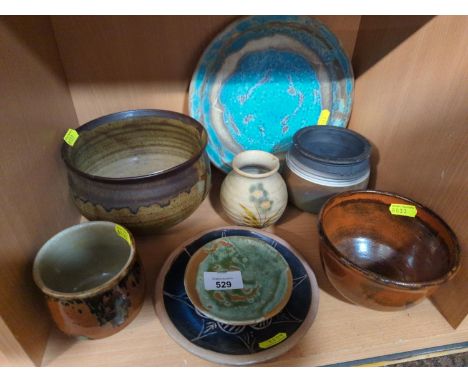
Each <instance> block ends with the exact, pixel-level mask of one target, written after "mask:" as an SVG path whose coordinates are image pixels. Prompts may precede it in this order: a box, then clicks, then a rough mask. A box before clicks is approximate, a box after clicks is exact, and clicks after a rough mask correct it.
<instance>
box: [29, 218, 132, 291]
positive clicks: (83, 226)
mask: <svg viewBox="0 0 468 382" xmlns="http://www.w3.org/2000/svg"><path fill="white" fill-rule="evenodd" d="M117 225H118V224H117V223H113V222H110V221H105V220H96V221H87V222H83V223H79V224H75V225H72V226H70V227H67V228H65V229H63V230H61V231H59V232H57V233H56V234H55V235H53V236H52V237H50V238H49V239H48V240H47V241H46V242H45V243H44V244H43V245H42V246H41V248H40V249H39V250H38V251H37V253H36V255H35V258H34V261H33V271H32V274H33V280H34V283H35V284H36V286H37V287H38V288H39V289H40V290H41V292H42V293H43V294H45V295H46V296H48V297H52V298H56V299H59V300H74V299H86V298H90V297H94V296H97V295H100V294H102V293H105V292H107V291H109V290H111V289H112V288H114V287H115V286H116V285H117V283H119V282H120V281H121V280H122V279H124V278H125V277H127V276H128V272H129V271H130V269H131V267H133V264H135V262H137V261H139V259H138V256H137V252H136V244H135V238H134V237H133V234H132V233H131V232H130V230H129V229H128V228H126V227H123V228H125V231H126V232H127V233H128V238H129V241H128V242H127V243H128V245H129V254H128V259H127V260H126V262H125V264H123V265H122V266H121V268H120V269H119V271H118V272H116V274H115V275H114V276H112V277H111V278H110V279H109V280H107V281H105V282H103V283H102V284H99V285H97V286H95V287H93V288H90V289H85V290H82V291H78V292H62V291H59V290H55V289H52V288H50V287H49V286H47V284H46V283H45V281H44V279H43V278H42V276H41V272H40V270H39V267H40V262H41V260H42V258H43V257H44V253H45V252H46V251H47V249H48V247H49V245H51V243H52V242H53V241H56V240H63V239H64V238H66V236H67V235H68V234H70V233H71V232H74V231H81V230H92V229H93V228H92V227H94V226H101V227H109V229H115V226H117ZM116 236H117V233H116Z"/></svg>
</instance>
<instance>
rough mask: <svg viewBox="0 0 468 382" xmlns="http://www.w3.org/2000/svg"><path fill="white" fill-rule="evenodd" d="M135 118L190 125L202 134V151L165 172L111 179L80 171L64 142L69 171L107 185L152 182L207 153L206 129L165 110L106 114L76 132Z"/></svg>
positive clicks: (186, 165) (186, 117) (190, 119)
mask: <svg viewBox="0 0 468 382" xmlns="http://www.w3.org/2000/svg"><path fill="white" fill-rule="evenodd" d="M133 117H136V118H138V117H161V118H167V119H177V120H181V121H182V122H184V123H187V124H190V125H192V126H193V127H195V128H196V129H197V130H198V132H199V133H200V141H201V143H202V145H201V146H200V149H199V150H198V151H197V152H196V153H195V154H194V155H193V156H192V157H191V158H190V159H188V160H186V161H185V162H182V163H180V164H178V165H176V166H173V167H169V168H167V169H164V170H160V171H155V172H152V173H149V174H145V175H138V176H128V177H120V178H110V177H106V176H98V175H92V174H89V173H87V172H84V171H82V170H80V169H78V168H77V167H76V166H75V165H74V164H73V163H72V162H71V161H70V159H69V156H68V155H67V153H68V152H69V151H70V150H72V149H73V147H72V146H69V145H68V144H67V143H66V142H62V149H61V156H62V160H63V161H64V162H65V165H66V166H67V169H68V170H70V171H72V172H74V173H76V174H78V175H80V176H82V177H84V178H88V179H91V180H94V181H99V182H105V183H122V182H124V183H134V182H138V181H141V180H151V179H153V178H156V177H161V176H167V175H168V174H171V173H172V172H174V171H178V170H180V169H183V168H187V167H189V166H191V165H192V164H193V163H195V162H196V161H197V160H198V159H199V158H200V157H201V156H202V154H203V153H204V152H205V149H206V146H207V144H208V134H207V131H206V129H205V128H204V127H203V125H202V124H201V123H200V122H198V121H197V120H196V119H194V118H192V117H190V116H188V115H185V114H182V113H178V112H175V111H169V110H163V109H131V110H125V111H119V112H116V113H111V114H106V115H103V116H101V117H98V118H95V119H92V120H90V121H88V122H86V123H84V124H82V125H80V126H79V127H77V128H76V129H75V130H76V131H77V132H78V133H80V132H82V131H89V130H93V129H95V128H97V127H99V126H101V125H103V124H105V123H109V122H114V121H118V120H124V119H127V118H133Z"/></svg>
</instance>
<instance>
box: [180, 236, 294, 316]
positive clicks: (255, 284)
mask: <svg viewBox="0 0 468 382" xmlns="http://www.w3.org/2000/svg"><path fill="white" fill-rule="evenodd" d="M231 271H240V272H241V275H242V280H243V286H244V288H243V289H226V290H206V289H205V286H204V277H203V276H204V272H231ZM184 284H185V289H186V291H187V296H188V297H189V298H190V300H191V301H192V303H193V304H194V306H196V307H197V308H198V309H199V310H200V311H201V312H202V313H203V314H205V315H206V316H207V317H210V318H212V319H214V320H216V321H218V322H222V323H225V324H229V325H251V324H255V323H259V322H263V321H266V320H268V319H269V318H271V317H273V316H275V315H276V314H277V313H279V312H280V311H281V310H282V309H283V308H284V306H285V305H286V304H287V302H288V300H289V297H290V296H291V289H292V276H291V271H290V269H289V266H288V263H287V262H286V260H284V258H283V257H282V256H281V254H280V253H279V252H278V251H277V250H276V249H275V248H273V247H271V246H270V245H268V244H267V243H265V242H264V241H262V240H260V239H255V238H248V237H243V236H231V237H226V238H219V239H216V240H213V241H212V242H209V243H207V244H205V245H204V246H203V247H202V248H200V249H199V250H198V251H197V252H196V253H195V254H193V256H192V257H191V259H190V261H189V263H188V265H187V268H186V271H185V276H184Z"/></svg>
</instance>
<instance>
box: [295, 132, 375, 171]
mask: <svg viewBox="0 0 468 382" xmlns="http://www.w3.org/2000/svg"><path fill="white" fill-rule="evenodd" d="M293 146H294V148H295V149H296V150H297V151H298V152H299V153H300V154H301V155H303V156H304V157H306V158H307V159H310V160H313V161H316V162H321V163H324V164H333V165H352V164H356V163H360V162H363V161H366V160H368V159H369V157H370V154H371V145H370V143H369V141H368V140H367V139H366V138H364V137H363V136H362V135H360V134H358V133H356V132H354V131H351V130H348V129H346V128H342V127H334V126H328V125H327V126H307V127H304V128H302V129H300V130H299V131H297V132H296V133H295V134H294V137H293Z"/></svg>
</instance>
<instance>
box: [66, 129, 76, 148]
mask: <svg viewBox="0 0 468 382" xmlns="http://www.w3.org/2000/svg"><path fill="white" fill-rule="evenodd" d="M79 136H80V135H79V134H78V131H76V130H74V129H68V131H67V133H66V134H65V136H64V137H63V140H64V141H65V142H67V144H68V145H70V146H72V147H73V145H74V144H75V142H76V140H77V139H78V138H79Z"/></svg>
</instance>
